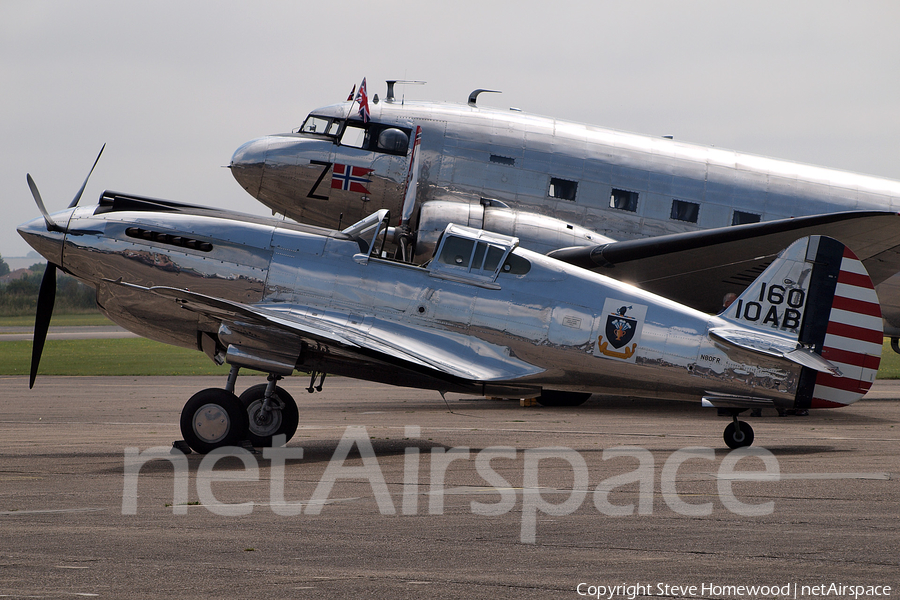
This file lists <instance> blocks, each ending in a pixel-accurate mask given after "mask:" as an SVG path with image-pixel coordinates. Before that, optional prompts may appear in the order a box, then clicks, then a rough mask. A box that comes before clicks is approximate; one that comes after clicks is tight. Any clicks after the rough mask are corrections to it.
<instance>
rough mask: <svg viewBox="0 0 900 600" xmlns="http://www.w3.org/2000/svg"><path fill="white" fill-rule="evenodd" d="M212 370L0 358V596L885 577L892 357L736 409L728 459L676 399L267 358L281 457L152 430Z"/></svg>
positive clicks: (469, 594) (792, 582)
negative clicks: (71, 365)
mask: <svg viewBox="0 0 900 600" xmlns="http://www.w3.org/2000/svg"><path fill="white" fill-rule="evenodd" d="M263 381H264V379H262V378H260V377H241V378H240V379H239V381H238V388H239V390H242V389H244V388H246V387H249V386H250V385H253V384H256V383H261V382H263ZM223 384H224V381H223V380H222V378H219V377H41V378H39V379H38V381H37V384H36V385H35V389H33V390H28V382H27V378H26V377H2V378H0V406H2V412H0V597H15V598H20V597H37V598H62V597H71V596H73V595H75V596H82V597H100V598H141V599H146V598H248V597H249V598H267V599H269V598H364V597H369V598H392V599H394V598H396V599H402V598H429V599H430V598H583V597H586V596H585V595H584V594H588V593H591V594H592V595H595V596H596V595H601V597H605V598H630V597H640V598H645V597H654V598H751V597H768V598H773V597H785V596H789V597H791V598H826V597H827V598H850V597H854V596H855V597H859V598H863V597H867V598H868V597H881V598H884V597H890V596H892V597H897V596H900V575H898V574H900V557H898V552H897V548H898V542H900V484H898V478H900V453H898V450H900V384H898V382H889V381H879V382H877V383H876V385H875V387H874V388H873V390H872V392H870V394H869V396H868V397H867V398H866V399H864V400H863V401H861V402H859V403H857V404H855V405H852V406H850V407H847V408H843V409H839V410H821V411H812V412H811V414H810V416H808V417H784V418H779V417H777V416H775V414H774V411H772V412H771V413H769V412H764V414H763V416H762V417H758V418H748V419H747V420H748V422H750V423H751V425H752V426H753V428H754V430H755V434H756V442H755V443H754V446H753V447H754V448H761V449H765V451H766V452H763V453H762V456H761V457H756V458H754V457H745V458H742V459H741V460H740V461H739V462H738V463H737V464H736V465H735V466H734V467H733V468H731V467H730V466H729V461H730V460H733V459H734V458H736V456H734V455H730V454H729V452H728V450H727V448H726V447H725V446H724V443H723V442H722V430H723V429H724V427H725V426H726V424H727V423H728V419H727V418H722V417H717V416H716V415H715V411H712V410H709V409H703V408H701V407H700V406H699V402H698V403H697V404H696V405H694V404H683V403H665V402H657V401H643V400H632V399H628V398H604V397H600V396H594V397H593V398H592V399H591V400H589V401H588V402H587V403H586V404H584V405H583V406H581V407H577V408H556V409H549V408H543V407H540V406H535V407H521V406H519V403H518V402H512V401H504V400H486V399H479V398H473V397H467V396H464V395H454V394H448V396H447V403H446V404H445V402H444V401H443V400H442V399H441V397H440V396H439V395H438V394H437V393H436V392H431V391H422V390H414V389H406V388H392V387H387V386H382V385H377V384H370V383H366V382H359V381H354V380H350V379H337V378H335V379H327V380H326V381H325V388H324V391H323V392H321V393H317V394H308V393H307V392H306V391H305V388H306V386H307V385H308V380H306V379H305V378H301V377H294V378H289V379H287V380H285V381H283V382H282V386H283V387H284V388H285V389H287V390H288V391H289V392H290V393H291V394H292V395H293V396H294V397H295V399H296V400H297V402H298V404H299V406H300V428H299V429H298V431H297V434H296V436H295V437H294V438H293V439H292V440H291V441H290V442H289V443H288V444H287V447H286V450H287V452H288V454H289V456H288V457H287V460H286V464H285V461H284V454H282V455H281V456H282V458H281V459H279V458H278V457H274V458H273V457H272V456H271V455H262V454H257V455H251V454H249V453H247V452H246V451H243V450H240V451H239V450H235V451H233V452H231V454H232V455H231V456H225V457H221V458H220V459H219V460H218V462H216V463H215V464H213V461H214V459H215V458H216V457H214V456H212V455H210V456H207V457H203V456H200V455H197V454H192V455H190V456H187V457H184V456H183V455H180V454H170V453H169V450H168V447H169V446H171V443H172V441H173V440H177V439H180V438H181V434H180V431H179V425H178V423H179V416H180V412H181V407H182V405H183V404H184V402H185V400H186V399H187V398H188V397H189V396H190V395H192V394H193V393H194V392H196V391H198V390H201V389H204V388H208V387H219V386H221V385H223ZM448 405H449V408H448ZM348 428H349V429H348ZM359 428H365V429H364V430H362V429H359ZM354 436H356V437H355V438H354ZM351 438H353V439H351ZM342 439H343V442H342ZM354 440H355V441H354ZM366 440H368V442H367V441H366ZM351 442H352V443H353V450H352V451H351V452H350V453H349V456H347V457H346V459H344V458H343V456H344V454H346V452H345V450H346V449H347V447H348V446H349V444H350V443H351ZM369 444H371V448H372V449H373V452H374V456H369V455H368V454H367V447H368V445H369ZM498 446H499V447H503V449H495V450H493V451H490V450H486V449H488V448H491V447H498ZM154 447H160V448H159V451H160V456H161V457H162V458H161V459H158V460H149V458H150V455H151V454H152V448H154ZM129 448H131V449H134V450H129ZM540 448H544V449H545V450H543V451H539V450H538V449H540ZM616 448H619V450H615V449H616ZM301 449H302V458H300V457H299V454H300V451H301ZM137 452H144V453H145V454H144V456H143V459H147V461H146V462H145V463H144V464H143V465H142V466H141V467H140V470H139V471H137V467H135V466H133V467H132V468H128V469H126V462H127V460H128V456H130V455H133V454H135V453H137ZM492 452H493V453H492ZM617 452H618V454H619V455H618V456H616V453H617ZM166 457H171V462H170V461H169V460H166ZM143 459H140V460H143ZM138 462H140V461H138ZM764 469H768V471H769V472H770V473H773V474H774V473H777V474H778V477H777V478H776V477H774V476H769V477H768V478H766V477H763V476H761V472H762V471H763V470H764ZM732 471H738V472H746V471H752V472H755V473H756V475H757V476H756V480H747V479H746V478H747V475H746V474H745V475H744V476H743V477H744V480H742V479H741V475H739V474H738V475H735V474H733V472H732ZM126 472H128V474H126ZM751 475H752V474H751ZM229 478H230V479H229ZM185 483H186V485H183V484H185ZM130 486H133V488H132V487H130ZM179 486H182V487H179ZM598 489H599V491H597V490H598ZM135 490H136V496H135V493H133V492H134V491H135ZM182 492H184V494H182ZM229 512H230V513H243V514H230V515H229V514H226V513H229ZM754 512H756V513H763V514H755V515H754V514H750V513H754ZM132 513H133V514H132ZM615 513H622V514H615ZM523 540H524V542H523ZM579 584H582V585H581V586H580V587H579ZM832 584H834V586H835V587H830V588H829V586H831V585H832ZM850 585H852V586H863V593H862V594H859V593H857V592H858V591H859V590H858V589H857V588H847V587H843V588H842V587H840V586H850ZM590 586H594V587H593V588H591V587H590ZM599 586H604V588H603V589H602V590H601V588H600V587H599ZM607 586H608V587H612V589H608V588H607ZM614 586H625V587H623V588H618V589H616V588H615V587H614ZM628 586H632V588H631V589H628ZM635 586H640V587H635ZM692 586H693V587H692ZM704 586H706V587H704ZM710 586H711V587H710ZM738 586H778V588H777V589H772V588H771V587H769V588H766V589H765V590H762V591H761V590H756V592H753V591H752V590H749V589H746V588H740V587H738ZM785 586H787V587H785ZM814 586H825V587H822V588H814ZM875 586H890V588H891V589H890V590H889V591H887V594H888V595H885V592H886V590H885V588H884V587H880V588H876V587H875ZM579 592H581V593H579ZM763 592H767V593H763ZM879 593H880V594H882V595H881V596H877V595H876V594H879Z"/></svg>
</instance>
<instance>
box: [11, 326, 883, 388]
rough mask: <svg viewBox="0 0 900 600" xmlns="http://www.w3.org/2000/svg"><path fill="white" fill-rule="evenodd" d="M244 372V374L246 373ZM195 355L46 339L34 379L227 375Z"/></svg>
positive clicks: (16, 364) (140, 344) (23, 361)
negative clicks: (104, 376) (65, 376)
mask: <svg viewBox="0 0 900 600" xmlns="http://www.w3.org/2000/svg"><path fill="white" fill-rule="evenodd" d="M2 339H3V337H2V336H0V375H28V372H29V370H30V369H31V342H28V341H24V342H4V341H2ZM248 372H249V371H248ZM227 374H228V365H221V366H219V365H216V364H215V363H213V362H212V361H211V360H209V358H208V357H207V356H206V355H205V354H203V353H202V352H200V351H197V350H188V349H186V348H179V347H177V346H169V345H167V344H163V343H160V342H154V341H152V340H147V339H144V338H123V339H110V340H104V339H99V340H48V341H47V343H46V345H45V346H44V354H43V356H42V357H41V366H40V369H39V370H38V375H84V376H96V375H227ZM878 379H900V354H897V353H895V352H894V351H893V350H891V345H890V340H888V339H887V338H885V340H884V345H883V347H882V351H881V368H880V369H879V370H878Z"/></svg>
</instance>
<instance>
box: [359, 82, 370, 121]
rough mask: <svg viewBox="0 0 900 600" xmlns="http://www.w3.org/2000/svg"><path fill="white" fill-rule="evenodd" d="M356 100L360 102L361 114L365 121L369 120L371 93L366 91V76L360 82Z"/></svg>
mask: <svg viewBox="0 0 900 600" xmlns="http://www.w3.org/2000/svg"><path fill="white" fill-rule="evenodd" d="M356 101H357V102H359V116H360V117H362V120H363V123H368V122H369V94H368V93H367V92H366V78H365V77H363V80H362V83H361V84H359V91H358V92H356Z"/></svg>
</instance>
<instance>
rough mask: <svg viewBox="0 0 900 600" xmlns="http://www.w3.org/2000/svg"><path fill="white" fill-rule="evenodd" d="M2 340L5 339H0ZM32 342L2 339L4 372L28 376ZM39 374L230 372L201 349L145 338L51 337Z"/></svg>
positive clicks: (0, 367)
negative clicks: (58, 338) (95, 338)
mask: <svg viewBox="0 0 900 600" xmlns="http://www.w3.org/2000/svg"><path fill="white" fill-rule="evenodd" d="M0 339H2V338H0ZM30 370H31V342H29V341H20V342H3V341H0V375H28V373H29V371H30ZM38 375H39V376H40V375H84V376H96V375H223V376H225V375H228V365H221V366H219V365H216V364H215V363H214V362H212V361H211V360H210V359H209V357H207V356H206V355H205V354H203V353H202V352H200V351H197V350H188V349H186V348H179V347H177V346H169V345H167V344H162V343H160V342H154V341H152V340H147V339H144V338H124V339H110V340H104V339H100V340H48V341H47V343H46V344H45V345H44V353H43V355H42V356H41V365H40V367H39V368H38Z"/></svg>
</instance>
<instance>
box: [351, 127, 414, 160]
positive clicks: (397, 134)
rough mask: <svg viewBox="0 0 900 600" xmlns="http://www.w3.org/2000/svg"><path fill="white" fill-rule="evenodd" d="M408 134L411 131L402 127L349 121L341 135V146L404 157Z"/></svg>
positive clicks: (407, 148) (407, 145) (407, 147)
mask: <svg viewBox="0 0 900 600" xmlns="http://www.w3.org/2000/svg"><path fill="white" fill-rule="evenodd" d="M410 133H411V130H410V129H406V128H404V127H392V126H390V125H385V124H383V123H363V122H362V121H350V122H348V123H347V125H346V126H345V127H344V132H343V133H342V134H341V146H349V147H350V148H360V149H362V150H370V151H372V152H382V153H384V154H396V155H399V156H406V153H407V151H408V150H409V135H410Z"/></svg>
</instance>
